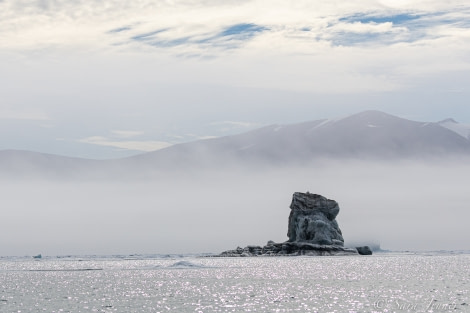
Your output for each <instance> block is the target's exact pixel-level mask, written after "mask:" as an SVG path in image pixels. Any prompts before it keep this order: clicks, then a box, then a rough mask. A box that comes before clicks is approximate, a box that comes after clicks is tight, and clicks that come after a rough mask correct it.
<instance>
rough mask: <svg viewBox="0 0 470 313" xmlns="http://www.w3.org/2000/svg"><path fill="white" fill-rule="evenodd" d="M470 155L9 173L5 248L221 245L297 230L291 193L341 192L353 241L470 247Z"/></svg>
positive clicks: (0, 241) (151, 249)
mask: <svg viewBox="0 0 470 313" xmlns="http://www.w3.org/2000/svg"><path fill="white" fill-rule="evenodd" d="M468 173H470V165H469V164H468V162H456V161H453V162H450V161H449V162H444V161H442V162H435V161H434V162H418V161H403V162H393V163H392V162H360V161H342V162H339V161H336V162H330V163H328V162H327V163H325V162H322V163H319V164H318V165H317V166H315V165H314V166H310V167H308V168H306V167H296V168H278V169H268V168H263V169H261V170H254V169H244V170H240V168H237V169H231V168H227V169H225V170H224V171H218V172H215V171H200V172H198V171H193V172H191V173H186V174H184V173H178V175H175V176H174V177H172V176H171V175H167V176H161V177H152V178H151V179H149V178H147V179H146V180H142V181H139V180H136V179H133V180H126V179H125V177H122V178H121V179H114V180H100V181H73V180H69V181H59V180H16V181H10V180H8V179H2V180H1V181H0V186H1V188H2V190H3V199H2V200H3V201H2V203H3V211H2V213H3V214H2V222H3V223H2V227H1V228H0V255H33V254H37V253H42V254H43V255H68V254H132V253H198V252H221V251H222V250H226V249H231V248H235V247H236V246H237V245H240V246H245V245H248V244H258V245H263V244H265V243H266V241H268V240H274V241H278V242H281V241H285V240H287V236H286V232H287V219H288V215H289V211H290V209H289V205H290V201H291V197H292V194H293V193H294V192H295V191H303V192H305V191H309V192H312V193H318V194H321V195H323V196H326V197H327V198H330V199H334V200H336V201H338V203H339V205H340V208H341V211H340V213H339V215H338V217H337V220H338V223H339V225H340V228H341V229H342V231H343V235H344V238H345V240H346V243H347V242H348V241H361V240H368V241H376V242H380V244H381V246H382V248H384V249H391V250H439V249H446V250H455V249H470V245H469V243H468V241H467V240H466V238H468V237H469V236H470V229H469V228H468V227H467V221H468V219H469V217H470V213H469V210H468V208H469V203H470V193H468Z"/></svg>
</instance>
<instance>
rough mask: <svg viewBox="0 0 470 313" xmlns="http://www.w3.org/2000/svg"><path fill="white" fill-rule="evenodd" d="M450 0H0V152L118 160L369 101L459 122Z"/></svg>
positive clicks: (465, 72)
mask: <svg viewBox="0 0 470 313" xmlns="http://www.w3.org/2000/svg"><path fill="white" fill-rule="evenodd" d="M469 21H470V5H469V4H468V1H466V0H465V1H464V0H449V1H437V0H414V1H407V0H393V1H392V0H361V1H338V0H328V1H311V0H308V1H306V0H298V1H295V2H292V1H277V0H270V1H266V0H238V1H231V0H227V1H213V0H186V1H170V0H167V1H158V0H157V1H153V0H152V1H151V0H135V1H122V0H100V1H98V0H87V1H83V0H74V1H60V0H37V1H32V0H0V94H1V96H2V97H1V100H0V150H3V149H21V150H32V151H38V152H45V153H53V154H59V155H67V156H76V157H84V158H92V159H108V158H120V157H126V156H130V155H134V154H139V153H144V152H148V151H153V150H157V149H161V148H165V147H168V146H171V145H173V144H177V143H182V142H188V141H193V140H197V139H204V138H213V137H218V136H225V135H230V134H236V133H241V132H244V131H247V130H251V129H255V128H257V127H261V126H264V125H269V124H290V123H297V122H302V121H308V120H316V119H323V118H334V117H337V116H344V115H348V114H353V113H357V112H360V111H364V110H370V109H375V110H382V111H385V112H388V113H390V114H395V115H398V116H401V117H404V118H409V119H413V120H419V121H431V122H432V121H439V120H442V119H445V118H448V117H452V118H454V119H455V120H457V121H459V122H462V123H467V124H468V123H470V106H469V105H468V99H469V98H470V90H469V88H468V86H469V85H470V22H469Z"/></svg>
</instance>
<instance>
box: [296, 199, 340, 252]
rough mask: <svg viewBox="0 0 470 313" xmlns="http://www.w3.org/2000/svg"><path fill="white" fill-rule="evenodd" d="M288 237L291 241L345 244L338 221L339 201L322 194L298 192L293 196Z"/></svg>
mask: <svg viewBox="0 0 470 313" xmlns="http://www.w3.org/2000/svg"><path fill="white" fill-rule="evenodd" d="M290 208H291V211H290V215H289V228H288V230H287V237H289V242H308V243H313V244H319V245H337V246H344V239H343V236H342V233H341V230H340V229H339V226H338V223H337V222H336V219H335V218H336V216H337V215H338V213H339V206H338V203H337V202H336V201H334V200H329V199H327V198H325V197H322V196H320V195H316V194H311V193H308V192H307V193H301V192H296V193H294V195H293V197H292V203H291V205H290Z"/></svg>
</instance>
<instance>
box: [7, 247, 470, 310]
mask: <svg viewBox="0 0 470 313" xmlns="http://www.w3.org/2000/svg"><path fill="white" fill-rule="evenodd" d="M469 289H470V255H469V254H455V255H453V254H423V253H422V254H388V253H386V254H376V255H373V256H347V257H259V258H198V257H184V258H177V257H166V258H163V257H136V256H133V257H126V258H122V257H120V258H118V257H108V258H104V257H67V258H45V259H41V260H33V259H30V258H0V312H2V313H9V312H125V313H130V312H152V313H155V312H170V311H171V312H341V313H344V312H470V307H469V303H470V299H469Z"/></svg>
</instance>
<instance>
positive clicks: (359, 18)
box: [340, 14, 421, 25]
mask: <svg viewBox="0 0 470 313" xmlns="http://www.w3.org/2000/svg"><path fill="white" fill-rule="evenodd" d="M419 18H421V15H415V14H396V15H389V16H373V15H363V14H356V15H352V16H348V17H343V18H341V19H340V22H349V23H354V22H360V23H364V24H367V23H377V24H380V23H393V24H394V25H402V24H406V23H408V22H411V21H414V20H417V19H419Z"/></svg>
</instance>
